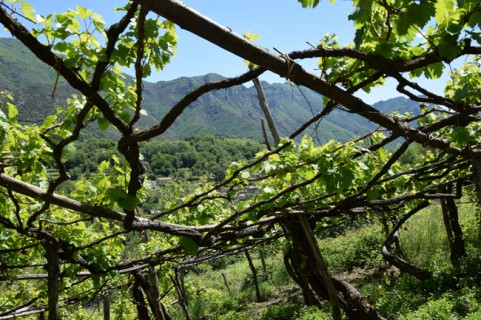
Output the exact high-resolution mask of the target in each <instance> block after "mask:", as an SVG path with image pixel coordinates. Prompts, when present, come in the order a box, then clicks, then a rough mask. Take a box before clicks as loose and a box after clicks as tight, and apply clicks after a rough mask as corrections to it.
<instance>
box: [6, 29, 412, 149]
mask: <svg viewBox="0 0 481 320" xmlns="http://www.w3.org/2000/svg"><path fill="white" fill-rule="evenodd" d="M127 77H128V76H127ZM55 78H56V75H55V72H54V71H53V70H52V69H51V68H50V67H49V66H47V65H45V64H43V63H42V62H40V61H39V60H37V59H36V57H35V56H34V55H33V54H32V53H31V52H30V51H28V49H27V48H25V47H24V46H23V45H22V44H21V42H20V41H18V40H16V39H10V38H0V90H9V91H11V92H12V93H13V95H14V97H15V104H16V105H17V107H18V109H19V116H18V119H19V121H20V122H35V123H39V122H41V121H42V120H43V118H45V116H46V115H48V114H53V113H55V111H56V108H57V107H58V106H59V105H61V104H62V103H63V102H64V101H65V100H66V98H67V97H68V96H70V95H71V94H72V93H74V90H73V89H71V88H70V87H69V85H68V84H67V83H66V82H65V81H59V83H58V85H57V88H56V90H55V95H54V98H52V97H51V95H52V94H51V92H52V91H53V87H54V84H55ZM222 79H225V78H224V77H223V76H221V75H218V74H215V73H209V74H206V75H200V76H194V77H179V78H177V79H174V80H170V81H158V82H155V83H152V82H144V98H143V101H142V107H143V108H144V109H145V110H146V112H147V116H142V117H141V119H140V121H139V128H140V129H145V128H148V127H151V126H153V125H155V124H157V123H159V122H160V120H161V119H162V118H163V117H164V116H165V115H166V113H167V112H168V111H169V110H170V108H172V107H173V106H174V105H175V104H176V103H177V102H178V101H179V100H180V99H182V98H183V97H184V96H185V95H186V94H187V93H189V92H191V91H192V90H194V89H195V88H197V87H199V86H201V85H203V84H204V83H207V82H211V81H220V80H222ZM262 85H263V87H264V91H265V95H266V98H267V101H268V103H269V106H270V108H271V112H272V114H273V117H274V119H275V121H276V123H277V125H278V128H279V131H280V134H281V135H282V136H288V135H290V134H291V133H292V132H293V131H294V130H296V129H297V128H298V127H300V126H301V125H302V124H304V123H305V122H306V121H308V120H309V119H310V118H311V117H312V116H313V114H317V113H318V112H319V111H320V109H321V108H322V107H323V102H322V96H321V95H319V94H317V93H315V92H313V91H311V90H309V89H306V88H303V87H297V86H294V85H291V84H287V83H285V84H282V83H272V84H270V83H267V82H262ZM374 106H375V107H378V108H379V109H380V110H382V111H383V112H389V113H390V112H392V111H395V110H396V109H402V111H413V110H419V108H418V107H417V104H415V103H413V102H412V101H410V100H408V99H405V98H402V97H398V98H393V99H389V100H387V101H381V102H379V103H376V104H374ZM261 118H263V114H262V112H261V109H260V107H259V104H258V99H257V92H256V90H255V88H254V87H253V86H251V87H247V86H245V85H239V86H235V87H231V88H227V89H222V90H217V91H214V92H209V93H206V94H204V95H202V96H201V97H199V99H197V100H196V101H194V102H193V103H192V104H191V105H190V106H189V107H188V108H186V110H185V111H184V112H183V113H182V115H181V116H180V117H179V118H178V119H177V121H176V122H175V123H174V124H173V125H172V127H171V128H169V129H168V130H167V132H166V133H165V134H164V136H165V137H167V138H170V139H182V138H187V137H191V136H195V135H205V134H212V135H216V136H222V137H241V138H251V139H257V140H261V139H262V132H261V123H260V122H261V120H260V119H261ZM373 128H374V125H372V124H371V123H369V122H368V121H367V120H365V119H364V118H361V117H359V116H357V115H355V114H351V113H348V112H345V111H342V110H337V109H336V110H334V111H333V112H331V113H330V114H329V115H328V116H327V117H326V118H325V119H323V121H322V122H321V123H320V125H319V126H318V127H317V131H316V130H315V127H314V126H311V127H310V128H309V129H308V130H306V132H307V133H314V134H315V133H316V132H317V133H318V135H319V138H320V141H321V142H326V141H328V140H330V139H336V140H340V141H346V140H348V139H350V138H352V137H353V136H357V135H361V134H364V133H365V132H367V131H369V130H372V129H373ZM96 134H99V133H98V130H97V133H96Z"/></svg>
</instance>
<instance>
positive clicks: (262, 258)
mask: <svg viewBox="0 0 481 320" xmlns="http://www.w3.org/2000/svg"><path fill="white" fill-rule="evenodd" d="M259 258H260V259H261V265H262V273H263V274H264V280H268V278H269V275H268V274H267V265H266V259H265V257H264V249H263V248H261V249H260V250H259Z"/></svg>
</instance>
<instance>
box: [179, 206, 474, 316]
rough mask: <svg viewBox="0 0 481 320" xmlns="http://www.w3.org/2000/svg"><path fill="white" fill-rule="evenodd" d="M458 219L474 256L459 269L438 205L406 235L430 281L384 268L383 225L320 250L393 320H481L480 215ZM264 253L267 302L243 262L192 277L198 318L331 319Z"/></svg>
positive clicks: (407, 249)
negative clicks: (308, 301) (451, 257)
mask: <svg viewBox="0 0 481 320" xmlns="http://www.w3.org/2000/svg"><path fill="white" fill-rule="evenodd" d="M459 213H460V222H461V225H462V227H463V232H464V236H465V241H466V247H467V250H468V254H469V257H468V258H466V259H464V260H463V261H462V262H461V263H460V264H459V265H458V266H457V267H456V268H454V267H453V266H452V265H451V263H450V260H449V247H448V243H447V238H446V234H445V230H444V225H443V220H442V216H441V211H440V207H439V206H438V205H436V204H433V205H431V206H430V207H428V208H427V209H425V210H424V211H422V212H420V213H418V214H417V215H415V216H414V217H412V218H411V219H410V220H409V221H408V222H407V223H406V224H405V226H404V227H403V228H402V230H401V231H400V235H401V238H400V241H401V245H402V248H403V252H404V254H405V255H406V258H407V259H408V260H409V261H411V262H412V263H414V264H415V265H417V266H418V267H422V268H425V269H428V270H429V271H430V272H431V273H432V277H431V278H430V279H429V280H427V281H424V282H420V281H418V280H416V279H415V278H413V277H411V276H409V275H400V274H399V272H397V271H396V270H395V269H394V268H389V267H388V266H387V265H386V264H385V263H384V262H383V261H382V256H381V254H380V246H381V244H382V242H383V239H384V232H383V230H382V227H381V225H380V223H372V221H371V222H369V223H367V224H365V226H363V227H360V228H351V229H349V230H347V231H346V232H344V233H343V234H342V235H340V236H336V237H326V238H323V239H322V240H320V241H319V246H320V248H321V251H322V252H323V254H324V255H325V258H326V260H327V262H328V263H329V267H330V269H331V270H332V272H333V273H335V274H336V275H338V276H340V277H343V278H345V279H347V280H349V281H351V282H352V283H353V284H355V286H356V287H357V288H359V290H360V291H361V292H362V293H363V294H364V295H365V296H366V297H368V299H369V300H370V301H371V303H373V304H374V305H375V306H376V307H377V308H378V309H379V310H380V312H381V313H382V314H383V315H384V316H386V317H388V318H389V319H481V285H480V284H481V269H480V266H481V246H480V241H479V239H478V238H477V230H478V229H477V225H478V223H477V220H476V210H475V208H474V206H472V205H471V204H460V205H459ZM281 245H282V244H279V245H278V246H281ZM264 250H265V253H266V254H265V256H266V265H267V274H264V273H263V271H262V267H261V262H260V259H259V252H251V255H252V256H253V258H254V264H255V266H256V268H257V270H258V274H259V278H260V288H261V295H262V302H256V301H255V300H256V295H255V291H254V285H253V281H252V273H251V271H250V269H249V266H248V264H247V261H246V259H245V257H244V255H240V256H237V257H231V258H226V259H223V260H219V261H217V262H215V263H214V264H210V265H209V264H205V265H202V266H198V267H196V268H195V269H192V270H190V271H189V273H188V274H187V276H186V286H187V291H188V294H189V302H190V303H189V312H190V316H191V317H192V319H224V320H227V319H236V320H242V319H260V320H267V319H274V320H275V319H301V320H306V319H330V313H329V306H328V305H327V304H326V307H325V308H324V309H322V310H320V309H317V308H312V307H311V308H307V307H305V306H303V304H302V296H301V293H300V291H299V289H297V286H296V285H295V284H294V283H293V282H292V280H291V279H290V277H289V276H288V274H287V272H286V271H285V268H284V266H283V263H282V252H281V250H280V249H279V248H276V247H271V248H264ZM222 273H224V275H225V277H226V279H227V283H228V285H229V289H228V288H227V287H226V284H225V282H224V278H223V276H222ZM175 309H176V311H175V312H173V316H174V318H175V319H184V315H183V314H182V313H181V312H180V308H175Z"/></svg>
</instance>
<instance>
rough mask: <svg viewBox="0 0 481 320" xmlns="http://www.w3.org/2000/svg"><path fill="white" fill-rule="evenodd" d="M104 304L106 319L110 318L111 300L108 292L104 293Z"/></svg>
mask: <svg viewBox="0 0 481 320" xmlns="http://www.w3.org/2000/svg"><path fill="white" fill-rule="evenodd" d="M102 305H103V309H104V320H110V300H109V294H108V293H104V294H103V295H102Z"/></svg>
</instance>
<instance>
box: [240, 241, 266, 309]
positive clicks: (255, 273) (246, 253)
mask: <svg viewBox="0 0 481 320" xmlns="http://www.w3.org/2000/svg"><path fill="white" fill-rule="evenodd" d="M244 253H245V255H246V258H247V261H248V262H249V268H250V269H251V271H252V276H253V278H254V286H255V289H256V298H257V302H261V301H262V297H261V292H260V290H259V282H258V281H257V270H256V268H255V267H254V264H253V263H252V258H251V255H250V254H249V251H247V250H245V251H244Z"/></svg>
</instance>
